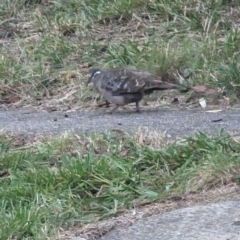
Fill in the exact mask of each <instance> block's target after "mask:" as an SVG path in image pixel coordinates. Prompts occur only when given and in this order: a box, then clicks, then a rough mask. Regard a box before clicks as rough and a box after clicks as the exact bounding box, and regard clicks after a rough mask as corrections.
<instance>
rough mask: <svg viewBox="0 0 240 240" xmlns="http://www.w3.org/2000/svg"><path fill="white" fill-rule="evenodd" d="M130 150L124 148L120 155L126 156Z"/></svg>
mask: <svg viewBox="0 0 240 240" xmlns="http://www.w3.org/2000/svg"><path fill="white" fill-rule="evenodd" d="M128 152H129V150H128V149H127V150H124V151H122V152H120V156H121V157H126V156H127V155H128Z"/></svg>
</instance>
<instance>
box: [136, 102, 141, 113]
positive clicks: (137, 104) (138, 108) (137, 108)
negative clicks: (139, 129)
mask: <svg viewBox="0 0 240 240" xmlns="http://www.w3.org/2000/svg"><path fill="white" fill-rule="evenodd" d="M136 112H137V113H140V106H139V102H136Z"/></svg>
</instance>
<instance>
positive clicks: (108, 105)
mask: <svg viewBox="0 0 240 240" xmlns="http://www.w3.org/2000/svg"><path fill="white" fill-rule="evenodd" d="M103 106H106V108H109V107H110V103H109V102H108V101H106V102H105V103H100V104H98V107H103Z"/></svg>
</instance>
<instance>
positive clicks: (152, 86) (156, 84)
mask: <svg viewBox="0 0 240 240" xmlns="http://www.w3.org/2000/svg"><path fill="white" fill-rule="evenodd" d="M168 89H179V91H180V92H187V91H189V90H190V88H188V87H186V86H183V85H179V84H174V83H169V82H164V81H159V80H152V81H148V82H146V85H145V87H144V90H145V91H144V92H145V94H149V93H152V92H153V91H156V90H159V91H161V90H168Z"/></svg>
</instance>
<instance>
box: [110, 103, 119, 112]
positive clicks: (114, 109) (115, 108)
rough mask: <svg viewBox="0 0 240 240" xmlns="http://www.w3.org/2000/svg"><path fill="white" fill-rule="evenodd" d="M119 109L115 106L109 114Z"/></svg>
mask: <svg viewBox="0 0 240 240" xmlns="http://www.w3.org/2000/svg"><path fill="white" fill-rule="evenodd" d="M118 108H119V106H118V105H116V106H115V107H114V108H113V109H112V110H111V111H110V112H109V113H114V112H115V111H116V110H117V109H118Z"/></svg>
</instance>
